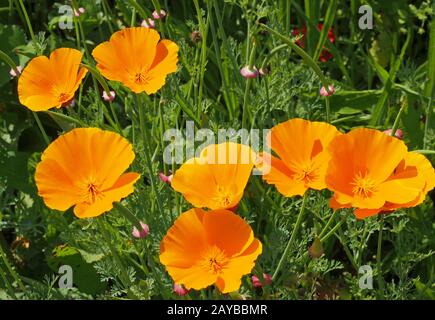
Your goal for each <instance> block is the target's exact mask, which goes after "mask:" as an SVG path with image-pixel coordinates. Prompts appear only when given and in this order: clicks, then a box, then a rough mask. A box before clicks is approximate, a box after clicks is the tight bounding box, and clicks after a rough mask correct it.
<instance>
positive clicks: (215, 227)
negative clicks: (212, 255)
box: [203, 210, 254, 256]
mask: <svg viewBox="0 0 435 320" xmlns="http://www.w3.org/2000/svg"><path fill="white" fill-rule="evenodd" d="M203 224H204V228H205V230H206V233H207V243H208V244H209V245H216V246H217V247H218V248H220V249H222V250H224V251H225V253H226V254H227V255H228V256H234V255H239V254H240V253H242V252H243V251H245V250H246V248H247V247H249V246H250V245H251V243H252V241H254V233H253V232H252V229H251V227H250V226H249V224H248V223H246V221H245V220H243V219H242V218H241V217H239V216H238V215H236V214H234V213H233V212H231V211H228V210H214V211H212V212H209V213H208V214H206V215H204V217H203Z"/></svg>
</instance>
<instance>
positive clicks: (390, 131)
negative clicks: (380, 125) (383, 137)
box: [384, 129, 403, 139]
mask: <svg viewBox="0 0 435 320" xmlns="http://www.w3.org/2000/svg"><path fill="white" fill-rule="evenodd" d="M384 133H385V134H388V135H389V136H391V134H392V133H393V129H388V130H385V131H384ZM394 136H395V137H396V138H398V139H402V138H403V131H402V130H400V129H397V130H396V132H395V133H394Z"/></svg>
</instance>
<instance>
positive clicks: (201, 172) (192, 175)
mask: <svg viewBox="0 0 435 320" xmlns="http://www.w3.org/2000/svg"><path fill="white" fill-rule="evenodd" d="M255 157H256V155H255V153H254V151H253V150H252V149H251V148H250V147H248V146H246V145H242V144H238V143H234V142H227V143H221V144H213V145H209V146H207V147H206V148H204V149H203V150H202V151H201V154H200V156H199V157H197V158H192V159H190V160H188V161H186V162H185V163H184V164H183V165H182V166H181V167H180V168H179V169H178V170H177V171H176V172H175V174H174V176H173V178H172V182H171V185H172V187H173V188H174V189H175V190H176V191H178V192H180V193H182V194H183V195H184V197H185V198H186V200H187V201H189V202H190V203H191V204H193V205H194V206H195V207H197V208H209V209H231V208H233V207H235V206H236V205H237V204H238V203H239V201H240V199H241V198H242V196H243V192H244V190H245V187H246V184H247V183H248V179H249V176H250V175H251V171H252V168H253V167H254V162H255Z"/></svg>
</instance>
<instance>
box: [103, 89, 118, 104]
mask: <svg viewBox="0 0 435 320" xmlns="http://www.w3.org/2000/svg"><path fill="white" fill-rule="evenodd" d="M115 97H116V93H115V91H110V92H109V94H107V92H106V91H103V95H102V98H103V99H104V101H107V102H111V101H113V100H114V99H115Z"/></svg>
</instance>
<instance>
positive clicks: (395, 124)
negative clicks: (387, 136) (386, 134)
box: [391, 103, 405, 137]
mask: <svg viewBox="0 0 435 320" xmlns="http://www.w3.org/2000/svg"><path fill="white" fill-rule="evenodd" d="M403 109H405V104H404V103H403V104H402V106H401V107H400V110H399V112H398V113H397V116H396V119H395V120H394V123H393V128H392V129H391V136H392V137H394V135H395V134H396V131H397V128H398V127H399V122H400V117H401V115H402V112H403Z"/></svg>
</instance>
